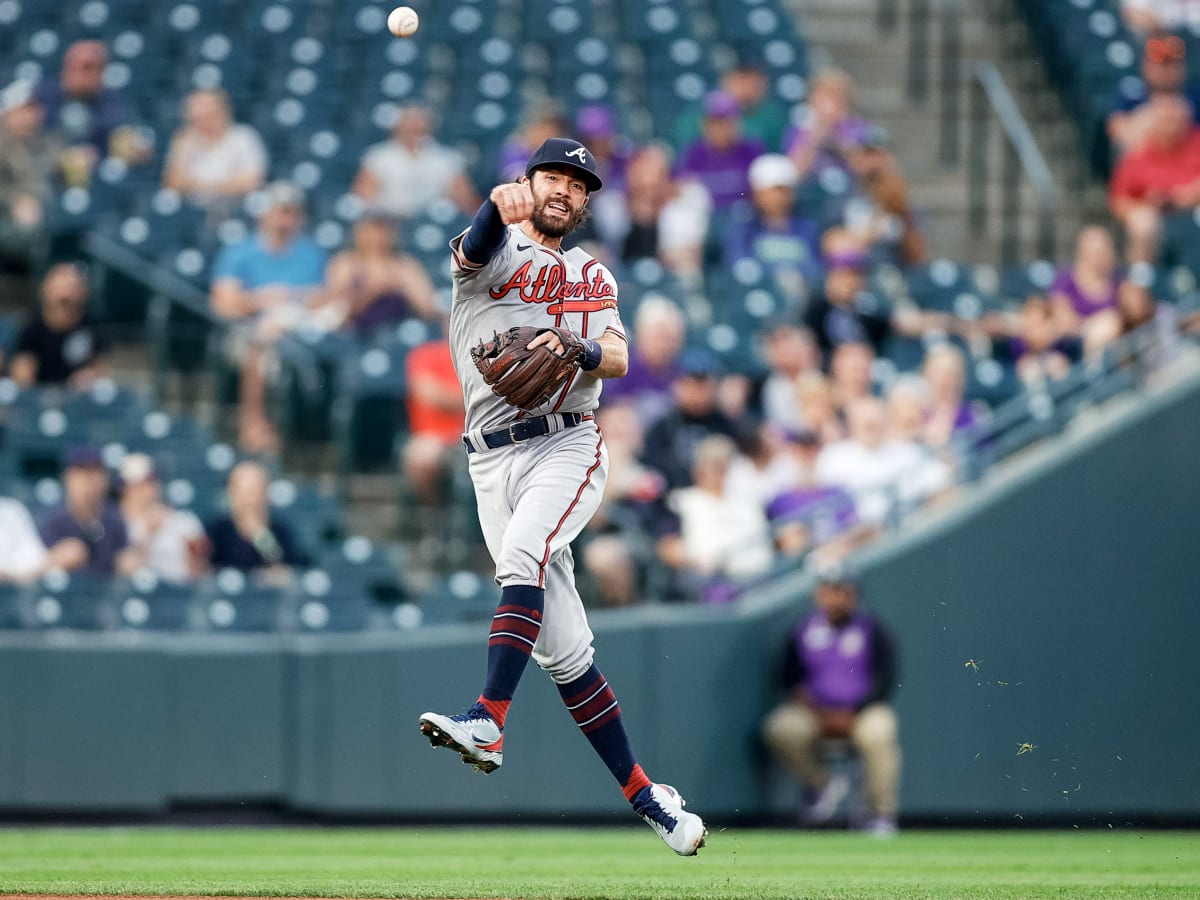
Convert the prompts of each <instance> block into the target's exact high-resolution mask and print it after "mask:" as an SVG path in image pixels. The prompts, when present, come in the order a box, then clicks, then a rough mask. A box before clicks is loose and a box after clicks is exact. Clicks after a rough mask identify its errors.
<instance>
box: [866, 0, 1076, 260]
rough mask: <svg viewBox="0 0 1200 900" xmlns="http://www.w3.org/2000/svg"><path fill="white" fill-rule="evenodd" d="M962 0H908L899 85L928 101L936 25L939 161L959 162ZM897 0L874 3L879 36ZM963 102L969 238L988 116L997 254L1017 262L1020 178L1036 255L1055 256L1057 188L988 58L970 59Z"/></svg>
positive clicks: (984, 191) (977, 211)
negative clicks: (997, 195)
mask: <svg viewBox="0 0 1200 900" xmlns="http://www.w3.org/2000/svg"><path fill="white" fill-rule="evenodd" d="M961 3H962V0H940V2H938V3H936V5H935V4H934V3H932V2H931V0H908V3H907V4H906V6H907V21H906V33H907V51H906V55H907V62H906V64H905V65H906V77H905V84H906V88H907V92H908V98H909V100H910V102H912V103H914V104H918V105H922V104H925V103H926V102H928V100H929V97H930V95H931V94H932V93H933V90H934V87H935V86H934V85H933V84H932V73H931V67H930V53H931V48H932V47H933V44H934V35H933V32H934V25H935V23H936V25H937V37H938V56H939V60H940V65H939V67H938V78H937V84H936V93H937V99H938V104H939V125H938V159H939V160H940V161H941V162H942V163H943V164H944V165H946V166H957V165H959V164H960V163H961V161H962V147H963V140H962V123H963V104H962V95H963V86H964V80H965V79H964V60H963V50H962V7H961ZM900 17H901V11H900V0H878V5H877V7H876V26H877V28H878V29H879V32H880V34H890V33H894V32H895V31H896V29H897V28H898V27H899V25H900ZM969 90H970V104H969V107H968V110H967V112H968V115H967V119H966V121H967V123H968V129H967V140H966V145H967V146H966V149H967V167H966V176H967V191H968V224H969V227H970V230H971V235H972V237H976V238H978V237H981V236H982V235H983V234H984V233H986V231H987V228H988V214H989V205H990V204H989V202H988V196H987V195H988V190H989V187H991V180H990V177H989V176H990V174H991V173H989V171H988V153H989V151H990V147H989V140H990V136H991V128H992V124H991V123H992V120H993V119H995V120H997V121H998V122H999V125H1000V130H1001V133H1002V134H1003V136H1004V145H1003V150H1002V159H1003V162H1002V164H1001V171H1000V176H999V187H1000V190H1001V195H1002V198H1003V199H1002V201H1001V208H1000V235H1001V238H1000V259H1001V261H1002V262H1004V263H1013V262H1016V261H1017V260H1018V259H1019V258H1020V256H1021V249H1020V244H1021V205H1020V204H1021V187H1022V183H1023V182H1027V183H1028V184H1029V186H1030V188H1031V189H1032V191H1033V194H1034V196H1035V197H1036V204H1037V231H1036V251H1035V252H1036V256H1037V257H1039V258H1042V259H1053V258H1054V257H1055V250H1056V247H1055V230H1054V217H1055V208H1056V202H1057V190H1056V187H1055V183H1054V177H1053V175H1052V173H1051V171H1050V167H1049V166H1048V165H1047V164H1046V160H1045V157H1044V156H1043V155H1042V153H1041V150H1040V149H1039V148H1038V144H1037V140H1036V139H1035V138H1034V136H1033V134H1032V132H1031V131H1030V129H1029V126H1028V124H1027V123H1026V121H1025V118H1024V116H1022V115H1021V111H1020V109H1019V108H1018V107H1017V104H1016V101H1015V100H1014V99H1013V96H1012V94H1011V92H1010V91H1009V90H1008V87H1007V86H1006V85H1005V83H1004V79H1003V77H1002V76H1001V74H1000V71H999V70H998V69H997V68H996V66H995V65H993V64H992V63H990V62H980V63H977V64H976V65H975V67H974V69H973V71H972V72H971V77H970V87H969Z"/></svg>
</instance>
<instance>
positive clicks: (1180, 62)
mask: <svg viewBox="0 0 1200 900" xmlns="http://www.w3.org/2000/svg"><path fill="white" fill-rule="evenodd" d="M1160 94H1172V95H1175V96H1180V97H1183V98H1184V99H1186V100H1187V101H1188V103H1189V104H1190V105H1191V113H1192V121H1193V122H1196V123H1197V124H1200V88H1197V87H1194V86H1192V85H1189V84H1188V63H1187V44H1186V43H1185V42H1184V40H1183V38H1181V37H1179V36H1178V35H1175V34H1168V33H1166V32H1154V33H1152V34H1150V35H1148V36H1147V37H1146V42H1145V45H1144V46H1143V48H1142V78H1141V82H1140V84H1134V85H1133V87H1132V89H1125V87H1124V84H1123V86H1122V91H1121V95H1120V99H1119V100H1118V101H1117V104H1116V107H1115V108H1114V109H1113V111H1112V112H1110V113H1109V114H1108V119H1107V120H1106V121H1105V129H1106V131H1107V134H1108V139H1109V141H1110V142H1111V144H1112V149H1113V151H1114V156H1115V158H1116V159H1120V157H1122V156H1124V155H1125V154H1126V153H1129V152H1130V151H1133V150H1136V149H1138V148H1139V147H1141V146H1142V145H1143V144H1144V143H1145V142H1146V139H1147V137H1148V136H1149V134H1150V131H1151V127H1152V126H1151V121H1152V119H1153V114H1152V113H1151V110H1150V106H1149V101H1150V100H1151V99H1153V98H1154V97H1157V96H1158V95H1160Z"/></svg>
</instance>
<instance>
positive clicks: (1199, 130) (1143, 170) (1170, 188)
mask: <svg viewBox="0 0 1200 900" xmlns="http://www.w3.org/2000/svg"><path fill="white" fill-rule="evenodd" d="M1146 110H1147V114H1148V115H1149V117H1150V119H1149V122H1150V124H1149V131H1148V133H1147V135H1146V139H1145V141H1144V142H1143V144H1142V146H1141V147H1139V148H1138V149H1137V150H1133V151H1130V152H1129V153H1126V154H1125V155H1124V156H1123V157H1122V158H1121V161H1120V163H1118V164H1117V168H1116V171H1115V172H1114V173H1113V177H1112V180H1111V181H1110V183H1109V188H1108V202H1109V209H1111V210H1112V214H1113V215H1114V216H1115V217H1116V218H1117V221H1119V222H1120V223H1121V225H1122V226H1123V227H1124V229H1125V254H1126V256H1127V258H1128V259H1129V262H1130V263H1131V264H1133V263H1151V264H1153V263H1155V262H1157V260H1158V250H1159V243H1160V241H1161V239H1162V232H1163V227H1164V220H1165V219H1166V218H1168V217H1184V216H1188V217H1190V216H1191V215H1192V211H1193V210H1194V209H1195V207H1196V206H1197V205H1200V125H1196V124H1195V121H1194V119H1193V118H1192V108H1191V105H1190V104H1189V103H1188V101H1187V99H1186V98H1185V97H1183V95H1181V94H1156V95H1155V96H1153V97H1152V98H1151V99H1150V100H1149V101H1147V103H1146Z"/></svg>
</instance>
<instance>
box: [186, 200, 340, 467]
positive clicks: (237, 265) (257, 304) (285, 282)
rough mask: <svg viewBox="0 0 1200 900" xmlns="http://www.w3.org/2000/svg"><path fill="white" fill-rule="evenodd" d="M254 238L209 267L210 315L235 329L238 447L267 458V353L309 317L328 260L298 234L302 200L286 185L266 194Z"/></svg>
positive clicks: (273, 445) (271, 437) (270, 430)
mask: <svg viewBox="0 0 1200 900" xmlns="http://www.w3.org/2000/svg"><path fill="white" fill-rule="evenodd" d="M264 198H265V202H266V208H265V209H264V211H263V212H262V214H261V215H260V216H259V219H258V231H257V233H256V234H253V235H251V236H249V237H247V238H246V239H245V240H243V241H241V242H240V243H237V244H233V245H231V246H228V247H225V248H224V249H223V250H222V251H221V253H220V255H219V256H218V257H217V259H216V262H215V263H214V264H213V283H212V289H211V293H210V295H209V302H210V303H211V305H212V309H213V312H215V313H216V314H217V315H219V316H221V317H222V318H224V319H227V320H229V321H231V322H235V323H240V327H239V328H238V329H237V330H236V331H235V332H234V340H233V342H232V346H231V348H230V349H231V351H232V353H233V355H234V357H235V359H236V361H237V363H238V365H239V367H240V370H241V379H240V385H239V390H240V397H239V409H238V414H239V417H240V422H239V440H240V441H241V443H242V446H244V447H245V448H246V449H248V450H254V451H271V450H275V449H277V447H278V444H279V436H278V435H277V434H276V433H275V428H274V426H273V425H272V424H271V423H270V421H269V420H268V419H267V414H266V380H265V379H266V375H265V369H266V367H267V366H268V365H269V364H270V360H271V356H270V354H269V352H268V347H269V346H270V344H271V343H272V342H274V341H275V340H276V339H277V338H278V337H279V336H280V335H281V334H282V333H283V332H284V331H287V330H288V329H290V328H294V327H295V326H297V325H298V324H300V323H302V322H303V321H304V320H305V319H306V318H307V317H308V316H309V303H310V302H311V301H313V300H314V299H317V298H318V297H319V295H318V294H317V289H318V288H319V287H320V285H321V282H322V279H323V278H324V273H325V253H324V251H322V250H321V249H320V248H319V247H318V246H317V245H316V243H315V242H314V241H313V240H312V238H310V237H308V236H307V235H305V234H304V233H303V228H304V195H303V194H302V193H301V192H300V190H299V188H297V187H295V186H294V185H292V184H289V183H288V182H285V181H276V182H273V183H272V184H270V185H268V186H267V188H266V190H265V191H264Z"/></svg>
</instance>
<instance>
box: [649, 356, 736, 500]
mask: <svg viewBox="0 0 1200 900" xmlns="http://www.w3.org/2000/svg"><path fill="white" fill-rule="evenodd" d="M678 368H679V376H678V377H677V378H676V379H675V381H674V383H673V384H672V385H671V395H672V399H673V404H672V407H671V409H670V410H669V411H668V412H667V413H666V414H664V415H663V416H661V417H660V418H659V420H658V421H657V422H656V423H655V424H654V426H653V427H651V428H650V430H649V431H648V432H647V433H646V447H645V450H644V451H643V452H642V462H644V463H645V464H646V465H648V466H649V467H650V468H652V469H655V470H657V471H658V472H660V473H661V474H662V475H663V477H664V478H666V480H667V485H668V487H671V488H679V487H686V486H687V485H688V484H690V483H691V480H692V463H693V461H694V458H695V454H696V448H697V447H698V446H699V445H700V442H701V441H702V440H704V439H705V438H706V437H708V436H709V435H712V434H723V435H725V436H726V437H735V436H736V435H737V433H738V426H737V423H736V422H734V420H733V419H731V418H730V417H729V416H727V415H726V414H725V413H724V412H723V411H722V410H721V408H720V407H719V406H718V405H717V385H718V382H719V380H720V376H721V364H720V362H719V361H718V360H717V358H716V357H715V356H714V355H713V354H712V353H711V352H709V351H708V350H706V349H704V348H702V347H691V348H689V349H687V350H685V351H684V352H683V354H682V355H681V356H680V357H679V364H678Z"/></svg>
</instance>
